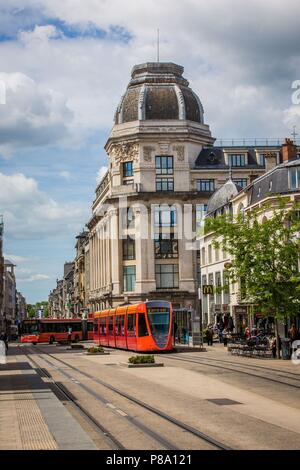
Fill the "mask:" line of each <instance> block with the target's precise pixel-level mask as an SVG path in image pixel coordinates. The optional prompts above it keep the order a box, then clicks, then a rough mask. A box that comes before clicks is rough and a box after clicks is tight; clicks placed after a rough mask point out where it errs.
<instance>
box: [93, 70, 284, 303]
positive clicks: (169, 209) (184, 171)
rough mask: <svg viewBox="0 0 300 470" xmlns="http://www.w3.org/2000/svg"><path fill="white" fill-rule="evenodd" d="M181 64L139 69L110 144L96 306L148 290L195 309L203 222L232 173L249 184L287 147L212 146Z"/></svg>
mask: <svg viewBox="0 0 300 470" xmlns="http://www.w3.org/2000/svg"><path fill="white" fill-rule="evenodd" d="M182 74H183V67H181V66H179V65H176V64H173V63H146V64H140V65H137V66H135V67H134V68H133V70H132V76H131V81H130V83H129V85H128V87H127V90H126V92H125V94H124V95H123V97H122V99H121V102H120V104H119V106H118V108H117V111H116V114H115V122H114V126H113V129H112V131H111V134H110V136H109V138H108V141H107V143H106V146H105V150H106V152H107V155H108V171H107V173H106V175H105V176H104V178H103V179H102V181H101V182H100V184H99V185H98V187H97V188H96V197H95V200H94V203H93V206H92V217H91V219H90V221H89V222H88V224H87V226H88V228H89V249H88V251H89V260H90V263H89V270H90V276H89V282H90V286H89V304H90V310H91V311H94V310H98V309H103V308H107V307H114V306H117V305H119V304H121V303H127V302H137V301H144V300H146V299H150V298H151V299H153V298H159V299H165V300H170V301H172V303H173V306H174V307H176V308H181V309H182V308H187V309H193V310H195V309H196V308H197V307H198V299H197V297H198V296H197V290H198V286H199V281H200V276H201V274H200V271H201V266H200V258H199V251H198V250H197V248H196V247H195V244H194V242H195V240H196V238H197V230H198V228H199V227H201V223H202V222H201V221H202V219H203V217H204V215H205V213H206V210H207V203H208V200H209V198H210V196H211V195H212V194H213V193H214V192H215V191H216V190H218V188H219V187H221V186H222V185H223V184H224V183H225V181H226V180H227V179H228V175H229V173H231V175H232V179H233V180H234V181H235V183H236V184H237V185H239V186H242V187H245V186H247V184H249V182H251V181H252V180H254V178H257V177H259V176H260V175H262V174H264V173H265V170H266V160H265V157H266V155H267V154H272V155H273V158H275V159H276V161H277V160H278V162H279V161H280V146H268V145H260V146H250V147H249V146H238V147H235V146H226V147H225V146H214V141H215V139H214V138H213V137H212V135H211V131H210V128H209V126H208V125H207V124H206V123H205V121H204V110H203V106H202V104H201V101H200V99H199V98H198V96H197V95H196V94H195V93H194V91H193V90H192V89H191V88H190V87H189V83H188V81H187V80H186V79H185V78H184V77H183V75H182Z"/></svg>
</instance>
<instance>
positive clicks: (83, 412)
mask: <svg viewBox="0 0 300 470" xmlns="http://www.w3.org/2000/svg"><path fill="white" fill-rule="evenodd" d="M22 353H23V354H24V355H25V356H26V357H27V358H28V360H29V361H30V362H31V363H32V364H33V366H34V369H35V371H36V373H37V374H38V375H39V376H40V377H41V378H43V377H45V376H46V377H47V378H48V379H50V380H51V382H50V383H51V384H52V385H53V387H54V388H55V389H56V391H58V393H59V394H61V395H62V396H63V397H64V399H65V400H66V401H67V402H68V403H69V404H71V405H72V406H73V407H74V408H75V409H76V410H77V412H79V414H80V416H81V417H82V418H83V419H84V420H85V421H86V422H87V423H88V424H89V425H90V426H91V427H92V429H93V430H95V431H96V432H97V434H98V435H100V437H101V438H102V439H104V440H105V442H106V443H107V444H108V445H109V447H110V448H111V449H112V450H125V447H124V446H123V445H122V444H121V442H120V441H119V440H118V439H117V438H116V437H114V436H113V435H112V434H111V433H110V432H109V431H108V430H107V429H106V428H105V427H104V426H102V424H101V423H99V421H98V420H97V419H96V418H94V417H93V416H92V415H91V414H90V413H89V412H88V410H87V409H86V408H85V407H83V406H82V405H80V404H79V403H78V401H77V400H75V399H74V397H73V395H72V394H71V393H69V392H68V390H67V388H66V387H63V386H62V385H61V384H60V383H58V382H57V381H55V380H54V379H53V377H52V375H51V374H50V373H49V372H48V371H47V370H46V369H44V368H41V367H40V365H39V364H38V363H37V362H36V360H35V359H33V357H32V354H31V355H29V354H26V353H25V352H24V351H23V350H22Z"/></svg>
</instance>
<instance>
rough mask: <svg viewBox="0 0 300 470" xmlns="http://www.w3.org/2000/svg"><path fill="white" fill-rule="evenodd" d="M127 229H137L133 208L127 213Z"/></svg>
mask: <svg viewBox="0 0 300 470" xmlns="http://www.w3.org/2000/svg"><path fill="white" fill-rule="evenodd" d="M125 219H126V220H125V224H124V225H125V227H126V228H134V227H135V214H134V210H133V209H132V207H129V208H128V209H127V210H126V212H125Z"/></svg>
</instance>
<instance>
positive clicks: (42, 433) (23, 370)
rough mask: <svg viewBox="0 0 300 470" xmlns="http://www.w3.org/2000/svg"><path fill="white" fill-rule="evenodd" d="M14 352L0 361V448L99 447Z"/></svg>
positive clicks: (46, 384)
mask: <svg viewBox="0 0 300 470" xmlns="http://www.w3.org/2000/svg"><path fill="white" fill-rule="evenodd" d="M15 352H17V348H16V347H13V346H12V347H10V351H9V355H8V357H7V364H6V365H3V364H0V450H38V449H40V450H55V449H90V450H96V446H95V444H94V442H93V441H92V440H91V438H90V437H89V436H88V435H87V433H86V432H85V431H84V430H83V429H82V428H81V427H80V425H79V424H78V423H77V421H76V420H75V419H74V418H73V416H72V415H71V414H70V413H69V412H68V411H67V409H66V408H65V406H64V405H63V404H62V402H61V401H59V399H58V398H57V397H56V395H55V394H54V393H53V391H52V390H51V388H50V387H51V384H50V383H49V381H48V382H47V379H42V378H41V377H40V376H39V375H38V374H37V373H36V371H35V370H34V369H33V368H32V367H31V366H30V364H29V363H28V362H26V358H25V356H21V355H16V354H15Z"/></svg>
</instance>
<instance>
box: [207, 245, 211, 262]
mask: <svg viewBox="0 0 300 470" xmlns="http://www.w3.org/2000/svg"><path fill="white" fill-rule="evenodd" d="M208 262H209V263H211V262H212V247H211V245H208Z"/></svg>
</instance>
